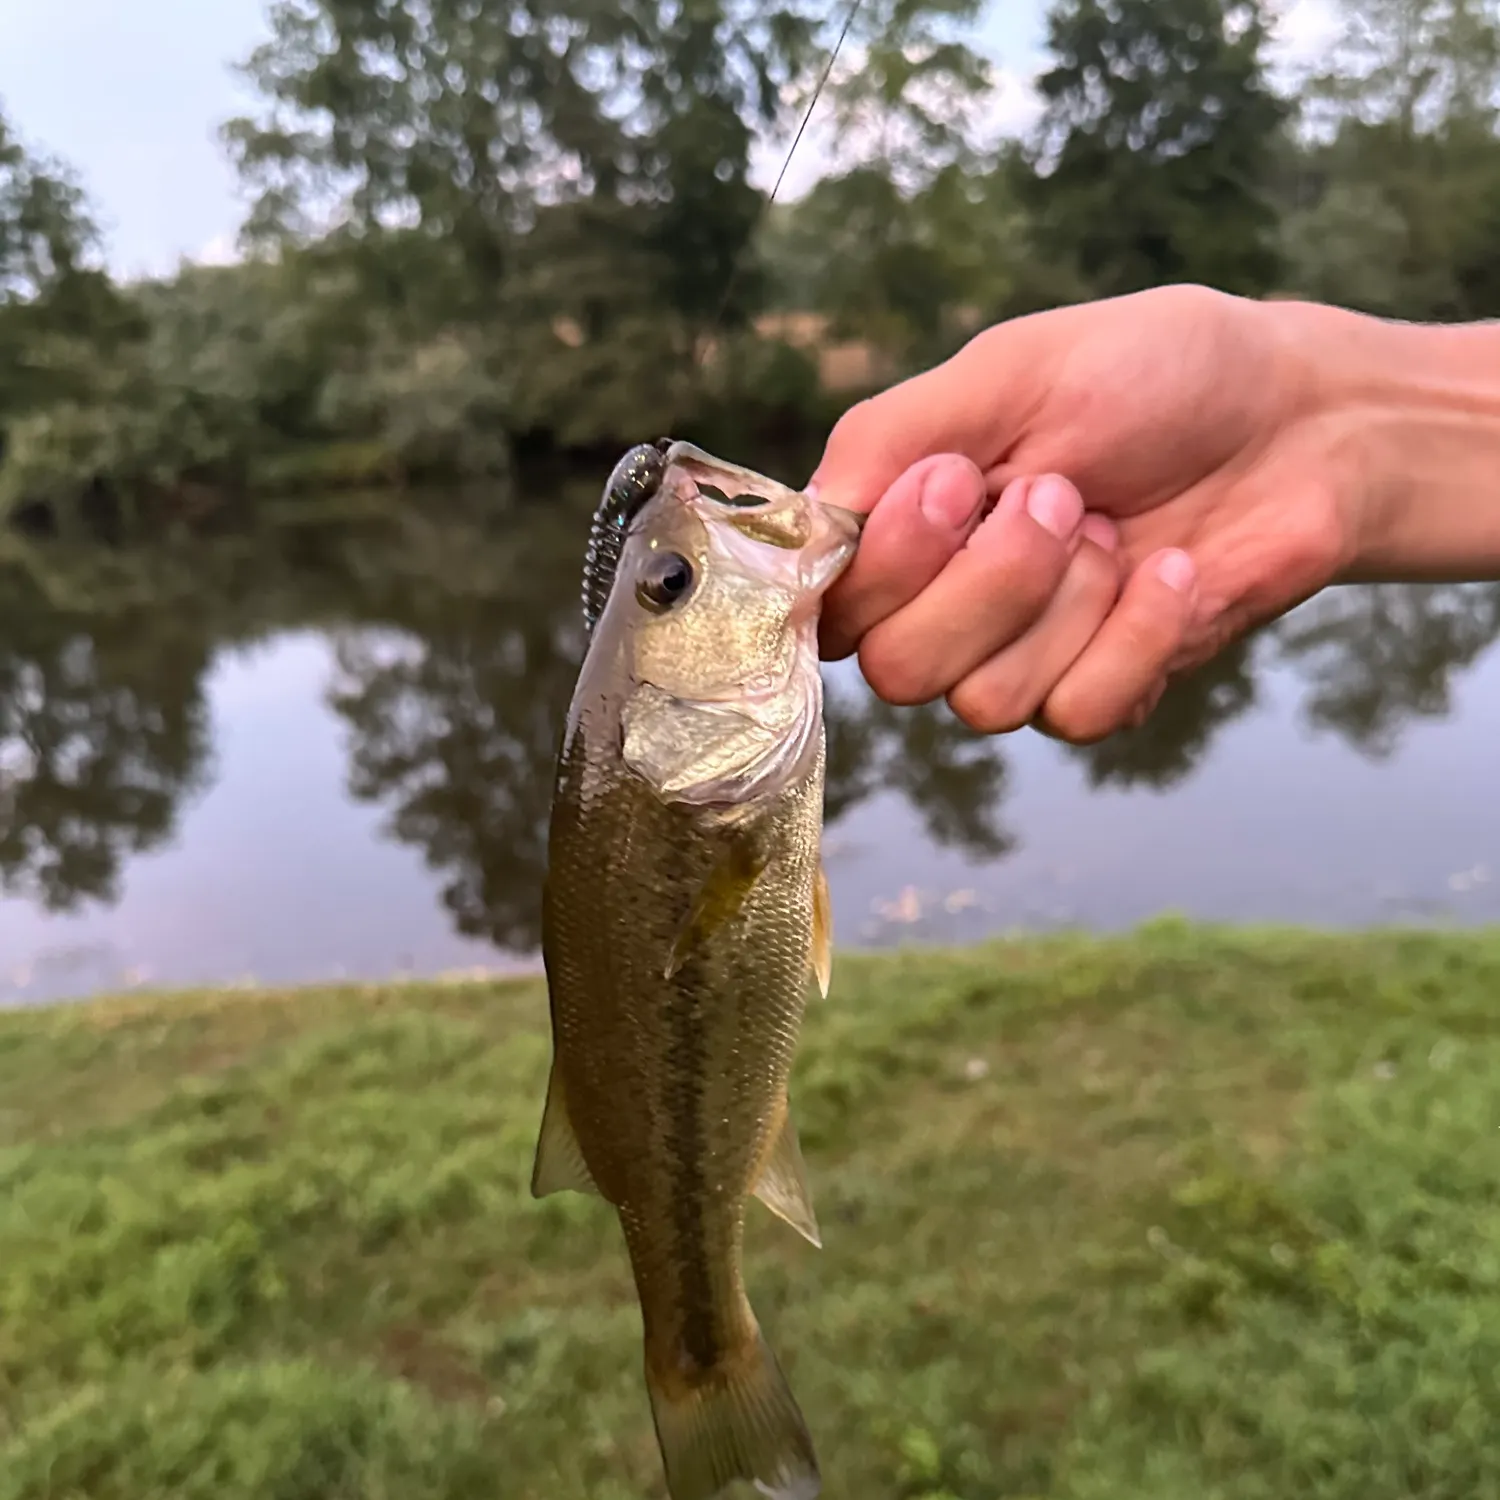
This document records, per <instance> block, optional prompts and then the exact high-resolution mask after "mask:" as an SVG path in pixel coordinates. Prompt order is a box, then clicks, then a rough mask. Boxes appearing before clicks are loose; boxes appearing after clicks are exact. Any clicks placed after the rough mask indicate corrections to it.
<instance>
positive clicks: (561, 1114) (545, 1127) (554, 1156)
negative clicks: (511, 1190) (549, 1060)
mask: <svg viewBox="0 0 1500 1500" xmlns="http://www.w3.org/2000/svg"><path fill="white" fill-rule="evenodd" d="M570 1190H571V1191H572V1192H575V1193H594V1194H598V1195H599V1196H601V1197H602V1196H603V1195H602V1194H600V1193H599V1186H598V1184H597V1183H596V1182H595V1181H594V1174H593V1173H592V1172H590V1171H589V1168H588V1163H587V1162H586V1161H584V1159H583V1148H582V1147H581V1146H579V1144H578V1136H577V1135H576V1133H575V1132H574V1130H573V1121H572V1120H571V1119H570V1118H569V1116H568V1101H567V1098H566V1097H565V1096H564V1094H563V1086H562V1079H561V1078H560V1077H559V1076H558V1072H557V1063H556V1062H555V1061H554V1062H553V1064H552V1074H551V1076H550V1077H549V1078H548V1080H547V1102H546V1104H545V1105H544V1106H543V1108H542V1128H541V1132H540V1134H539V1135H538V1137H537V1143H536V1161H535V1163H534V1164H533V1166H532V1168H531V1196H532V1197H533V1198H546V1197H550V1196H551V1195H552V1194H553V1193H563V1192H568V1191H570Z"/></svg>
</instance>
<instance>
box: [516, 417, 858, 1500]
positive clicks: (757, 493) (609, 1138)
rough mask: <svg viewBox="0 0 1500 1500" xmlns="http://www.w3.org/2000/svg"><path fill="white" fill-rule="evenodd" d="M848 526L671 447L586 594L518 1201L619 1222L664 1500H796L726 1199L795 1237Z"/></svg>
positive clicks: (591, 560)
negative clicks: (828, 609) (545, 1023)
mask: <svg viewBox="0 0 1500 1500" xmlns="http://www.w3.org/2000/svg"><path fill="white" fill-rule="evenodd" d="M861 524H862V518H861V517H858V516H856V515H855V514H853V513H852V512H849V511H846V510H843V509H841V508H838V507H834V506H831V505H826V504H822V503H820V502H819V501H818V500H817V499H816V498H815V497H814V496H813V495H810V494H808V493H807V492H805V491H801V490H795V489H792V488H789V487H787V486H785V485H782V484H780V483H778V482H777V481H775V480H773V479H769V478H767V477H766V476H764V475H761V474H758V473H756V472H754V471H753V470H750V469H746V468H742V467H740V466H738V465H735V464H731V463H727V462H724V461H722V460H720V459H717V458H714V457H713V456H711V455H710V454H708V453H706V452H704V451H703V450H702V449H700V448H697V447H695V446H693V445H692V444H690V443H686V442H673V441H671V440H669V439H665V438H664V439H661V440H659V441H657V442H655V443H644V444H640V445H639V446H637V447H635V448H632V449H631V450H630V451H629V452H628V453H627V454H625V456H624V457H623V458H622V459H621V460H620V462H619V463H618V464H617V465H616V467H615V470H614V472H613V474H612V475H611V476H610V480H609V483H608V484H607V485H606V487H605V491H604V495H603V498H602V500H601V501H600V504H599V507H598V510H597V512H596V514H595V517H594V523H593V527H592V530H591V533H590V540H589V546H588V555H587V560H586V563H585V567H584V580H583V590H582V593H583V612H584V625H585V633H586V646H585V653H584V657H583V662H582V665H581V667H580V669H579V674H578V678H577V682H576V685H575V689H574V693H573V697H572V701H571V704H570V706H569V710H568V714H567V719H566V723H565V725H564V727H563V732H562V736H561V744H560V749H559V752H558V760H557V775H556V780H555V783H554V792H553V803H552V812H551V819H550V824H549V829H548V846H547V849H548V858H547V873H546V877H545V881H544V887H543V893H542V895H543V902H542V904H543V922H542V930H543V937H542V956H543V962H544V965H545V969H546V976H547V987H548V1006H549V1011H550V1018H551V1030H552V1062H551V1069H550V1076H549V1079H548V1085H547V1094H546V1100H545V1103H544V1105H543V1108H542V1120H541V1128H540V1132H539V1135H538V1139H537V1146H536V1155H535V1161H534V1165H533V1171H532V1182H531V1191H532V1193H533V1195H534V1196H535V1197H537V1198H545V1197H547V1196H549V1195H551V1194H553V1193H557V1192H564V1191H573V1192H580V1193H586V1194H594V1195H597V1196H598V1197H600V1198H602V1199H604V1201H605V1202H607V1203H608V1204H610V1205H611V1206H612V1207H613V1209H614V1211H615V1214H616V1215H617V1217H618V1220H619V1223H620V1226H621V1229H622V1231H623V1238H624V1242H625V1250H626V1254H627V1256H628V1259H629V1262H630V1267H631V1271H632V1274H633V1278H634V1283H635V1289H636V1293H637V1298H638V1301H639V1304H640V1312H641V1323H642V1334H643V1343H644V1367H645V1384H646V1391H647V1395H648V1398H649V1402H650V1407H651V1413H652V1418H653V1422H654V1425H655V1430H656V1437H657V1445H658V1449H659V1451H660V1455H661V1461H662V1465H663V1469H664V1473H665V1478H666V1483H667V1489H668V1492H669V1494H670V1496H671V1500H714V1497H716V1496H718V1495H720V1494H722V1493H723V1492H725V1491H726V1490H728V1489H730V1488H731V1487H734V1486H736V1484H737V1483H748V1484H750V1485H752V1486H754V1488H755V1489H757V1490H758V1491H759V1492H760V1493H761V1494H762V1495H764V1496H766V1497H768V1500H814V1497H815V1496H817V1495H818V1494H819V1492H820V1490H821V1485H822V1480H821V1475H820V1471H819V1465H818V1459H817V1454H816V1451H815V1448H814V1445H813V1441H812V1437H811V1435H810V1432H809V1429H808V1426H807V1422H806V1419H805V1417H804V1415H803V1413H802V1411H801V1409H800V1407H799V1405H798V1403H797V1400H796V1398H795V1396H794V1395H793V1393H792V1391H791V1388H790V1386H789V1384H788V1382H787V1379H786V1376H785V1374H784V1372H783V1370H782V1368H781V1365H780V1363H779V1361H778V1360H777V1358H776V1355H775V1353H774V1352H773V1351H772V1349H771V1348H770V1346H769V1344H768V1342H767V1340H766V1338H765V1335H764V1334H763V1332H762V1331H761V1328H760V1324H759V1322H758V1320H757V1318H756V1315H755V1312H754V1310H753V1308H752V1307H751V1304H750V1300H749V1297H748V1294H747V1291H746V1286H745V1277H744V1264H743V1235H744V1227H745V1221H746V1214H747V1210H748V1201H749V1199H750V1198H751V1197H755V1198H758V1199H759V1200H760V1201H761V1202H762V1203H763V1204H764V1205H766V1206H767V1207H768V1208H769V1209H770V1210H771V1211H772V1212H773V1213H774V1214H776V1215H777V1216H778V1217H779V1218H781V1219H782V1220H784V1221H785V1222H786V1223H788V1224H789V1225H791V1226H792V1228H794V1229H795V1230H797V1231H798V1232H799V1233H800V1234H801V1235H802V1236H804V1238H806V1239H807V1240H808V1241H809V1242H811V1244H813V1245H814V1246H821V1237H820V1231H819V1227H818V1222H817V1216H816V1212H815V1210H814V1206H813V1201H812V1195H811V1192H810V1190H809V1187H808V1182H807V1175H806V1169H805V1166H804V1162H803V1158H802V1150H801V1145H800V1143H799V1140H798V1135H797V1129H796V1125H795V1122H794V1120H793V1117H792V1112H791V1104H790V1094H789V1086H788V1085H789V1077H790V1072H791V1067H792V1062H793V1056H794V1053H795V1050H796V1047H797V1040H798V1035H799V1031H800V1027H801V1024H802V1018H803V1012H804V1009H805V1006H806V1004H807V1003H808V1001H809V1000H810V998H811V992H812V989H813V988H814V986H816V988H817V989H818V991H819V992H820V993H821V994H822V995H824V996H826V995H827V993H828V989H829V982H830V974H831V953H832V920H831V914H830V907H829V897H828V882H827V879H826V876H825V874H824V870H823V863H822V855H821V840H822V825H823V789H824V774H825V762H826V744H825V729H824V720H823V681H822V675H821V665H820V661H819V655H818V644H817V628H818V620H819V615H820V613H821V607H822V601H823V598H824V596H825V594H826V593H827V591H828V589H829V588H830V587H831V586H832V585H833V583H834V582H835V581H836V580H837V579H838V577H839V576H840V575H841V574H842V573H843V571H844V569H845V568H846V567H847V566H848V564H849V562H850V561H851V560H852V558H853V556H854V552H855V550H856V547H857V544H858V540H859V535H860V528H861Z"/></svg>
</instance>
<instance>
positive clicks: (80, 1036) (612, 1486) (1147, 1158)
mask: <svg viewBox="0 0 1500 1500" xmlns="http://www.w3.org/2000/svg"><path fill="white" fill-rule="evenodd" d="M543 1018H544V1001H543V997H542V994H541V991H540V989H539V987H538V986H536V985H534V984H519V985H514V986H501V985H496V986H474V987H463V988H460V987H454V988H437V987H428V988H423V987H412V988H402V989H363V990H360V989H351V990H343V991H337V992H334V991H315V992H298V993H273V994H265V995H255V996H249V997H246V996H240V995H236V996H187V997H175V998H171V999H165V1000H128V1001H117V1002H107V1003H102V1004H97V1005H89V1006H84V1007H79V1008H58V1009H52V1010H48V1011H44V1012H39V1013H30V1014H10V1015H5V1016H3V1017H0V1181H3V1192H0V1500H22V1497H24V1500H42V1497H48V1500H70V1497H84V1496H87V1497H90V1500H157V1497H162V1500H165V1497H168V1496H170V1497H172V1500H210V1497H212V1500H252V1497H253V1500H345V1497H356V1496H357V1497H361V1500H438V1497H442V1500H458V1497H476V1500H477V1497H485V1496H495V1497H505V1500H584V1497H588V1500H635V1497H659V1496H660V1495H661V1494H662V1489H661V1485H660V1480H659V1477H658V1461H657V1457H656V1452H655V1448H654V1443H653V1440H652V1435H651V1424H650V1418H649V1415H648V1412H647V1408H646V1404H645V1397H644V1392H643V1388H642V1384H641V1380H640V1374H639V1348H638V1321H637V1314H636V1311H635V1307H634V1303H633V1300H632V1295H631V1289H630V1284H629V1279H628V1274H627V1271H626V1267H625V1261H624V1258H623V1255H622V1252H621V1250H620V1246H619V1243H618V1236H617V1231H616V1230H615V1228H614V1226H613V1224H612V1222H611V1220H610V1217H609V1215H608V1212H607V1210H605V1209H604V1208H603V1206H602V1205H600V1204H598V1203H597V1202H596V1201H585V1200H583V1199H579V1198H575V1197H572V1196H571V1195H568V1196H565V1197H563V1198H556V1199H551V1200H548V1201H547V1202H545V1203H541V1204H538V1203H534V1202H532V1201H531V1199H530V1198H529V1196H528V1195H527V1193H526V1180H527V1174H528V1172H529V1168H530V1161H531V1147H532V1142H533V1139H534V1132H535V1128H536V1123H537V1117H538V1109H539V1105H540V1098H541V1086H542V1080H543V1075H544V1068H545V1063H546V1057H547V1043H546V1037H545V1030H544V1019H543ZM795 1104H796V1108H797V1112H798V1116H799V1119H800V1121H801V1128H802V1137H803V1142H804V1147H805V1150H806V1153H807V1156H808V1159H809V1165H810V1170H811V1174H812V1178H813V1184H814V1191H815V1195H816V1199H817V1204H818V1209H819V1213H820V1216H821V1219H822V1223H823V1230H824V1241H825V1244H826V1249H825V1250H823V1251H822V1252H821V1253H819V1252H817V1251H814V1250H812V1249H811V1248H809V1247H807V1246H805V1245H804V1244H803V1243H802V1242H801V1241H800V1240H798V1239H797V1237H796V1236H795V1235H793V1234H792V1233H791V1231H789V1230H787V1229H785V1228H784V1227H782V1226H781V1225H779V1224H778V1223H776V1221H774V1220H772V1219H771V1218H770V1216H769V1215H768V1214H766V1213H764V1212H762V1211H760V1210H759V1209H757V1211H756V1212H755V1214H754V1217H753V1224H752V1233H751V1246H750V1259H751V1286H752V1293H753V1295H754V1297H755V1301H756V1304H757V1306H758V1308H759V1310H760V1312H761V1315H762V1318H763V1321H764V1322H765V1324H766V1326H767V1329H768V1331H769V1333H770V1335H771V1338H772V1340H773V1342H774V1344H775V1345H776V1347H777V1348H778V1349H779V1351H780V1352H781V1355H782V1357H783V1360H784V1362H785V1364H786V1366H787V1368H788V1372H789V1374H790V1376H791V1379H792V1381H793V1384H794V1385H795V1387H796V1389H797V1392H798V1394H799V1396H800V1398H801V1400H802V1402H803V1404H804V1406H805V1408H806V1411H807V1413H808V1416H809V1419H810V1421H811V1424H812V1426H813V1430H814V1434H815V1436H816V1438H817V1441H818V1444H819V1449H820V1453H821V1457H822V1460H823V1464H824V1469H825V1475H826V1486H825V1494H826V1495H827V1496H828V1497H830V1500H844V1497H850V1500H853V1497H858V1500H939V1497H941V1500H1000V1497H1002V1496H1003V1497H1006V1500H1020V1497H1042V1496H1047V1497H1067V1500H1137V1497H1139V1500H1147V1497H1149V1500H1216V1497H1217V1500H1228V1497H1233V1500H1288V1497H1291V1496H1297V1497H1298V1500H1312V1497H1316V1500H1397V1497H1401V1500H1415V1497H1422V1500H1495V1497H1500V936H1496V935H1484V936H1465V937H1456V936H1433V935H1400V934H1387V935H1379V936H1371V937H1359V938H1355V937H1337V938H1335V937H1319V936H1311V935H1298V934H1284V933H1269V934H1246V933H1222V932H1217V931H1211V930H1204V929H1199V928H1189V927H1179V926H1176V925H1170V924H1162V925H1157V926H1154V927H1152V928H1149V929H1147V930H1144V931H1142V932H1140V933H1138V934H1135V935H1133V936H1131V937H1129V938H1125V939H1120V940H1117V941H1108V942H1086V941H1082V940H1078V939H1070V938H1059V939H1052V940H1046V941H1036V942H1024V943H1018V944H1005V945H996V946H992V947H988V948H983V949H977V950H973V951H968V952H963V953H958V954H933V955H912V956H900V957H888V958H870V959H864V958H861V959H852V958H846V959H844V960H842V961H841V962H840V963H839V965H838V966H837V968H836V971H835V980H834V992H833V995H832V996H831V997H830V999H829V1000H828V1001H826V1002H822V1003H817V1004H815V1005H814V1007H813V1011H812V1014H811V1015H810V1017H809V1022H808V1027H807V1032H806V1040H805V1045H804V1049H803V1052H802V1054H801V1057H800V1059H799V1065H798V1071H797V1077H796V1095H795Z"/></svg>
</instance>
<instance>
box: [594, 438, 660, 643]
mask: <svg viewBox="0 0 1500 1500" xmlns="http://www.w3.org/2000/svg"><path fill="white" fill-rule="evenodd" d="M671 446H672V439H671V438H658V439H657V440H656V441H655V442H654V443H637V444H636V446H635V447H634V448H632V449H631V450H630V451H629V452H628V453H627V454H626V455H625V456H624V458H622V459H621V460H620V461H619V463H617V464H616V465H615V467H614V472H613V473H612V474H611V475H610V476H609V483H608V484H607V485H605V487H604V498H603V499H602V500H600V502H599V508H598V510H596V511H595V512H594V523H593V525H592V526H591V527H590V529H589V546H588V552H587V553H586V554H585V556H584V560H583V625H584V629H585V630H586V631H588V633H589V634H590V635H592V634H593V633H594V626H595V625H597V624H598V623H599V616H600V615H601V614H603V613H604V606H605V604H606V603H607V602H608V600H609V591H610V589H611V588H612V587H613V586H614V581H615V570H616V569H617V568H618V567H619V566H620V554H621V552H623V551H624V549H625V532H626V530H627V529H628V528H629V526H630V523H631V521H632V520H634V519H635V517H636V516H637V515H638V514H639V512H640V509H641V507H642V506H643V505H644V504H645V503H646V502H647V501H648V500H649V499H650V498H651V497H652V496H653V495H654V494H655V493H656V492H657V490H658V489H659V488H660V487H661V477H662V475H663V474H664V473H665V472H666V467H667V452H668V450H669V449H670V448H671Z"/></svg>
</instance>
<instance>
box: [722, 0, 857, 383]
mask: <svg viewBox="0 0 1500 1500" xmlns="http://www.w3.org/2000/svg"><path fill="white" fill-rule="evenodd" d="M864 3H865V0H852V3H851V4H850V6H849V9H848V10H847V11H845V13H844V24H843V27H842V29H841V30H840V31H839V36H838V40H837V41H836V42H835V43H834V44H833V51H832V52H830V53H829V54H828V64H827V66H826V67H825V68H824V69H823V76H822V77H821V78H820V79H819V80H818V86H817V88H815V89H814V90H813V96H812V98H811V99H810V100H809V101H808V105H807V109H806V110H805V111H804V112H803V115H802V123H801V124H800V125H799V126H798V127H797V134H796V135H795V136H794V137H793V138H792V145H791V149H790V150H789V151H788V152H787V154H786V160H785V161H783V162H782V164H781V171H780V172H779V173H778V174H777V177H776V186H775V187H773V188H772V189H771V196H770V197H769V198H768V199H767V200H766V206H765V208H764V209H763V210H762V216H764V214H767V213H769V212H770V211H771V208H772V206H773V205H774V204H775V202H776V195H777V193H779V192H780V191H781V185H782V183H784V182H785V181H786V174H787V169H788V168H789V167H790V166H791V164H792V158H793V157H794V156H795V155H796V154H797V147H798V146H800V145H801V144H802V137H803V135H804V134H805V133H806V131H807V127H808V124H809V122H810V121H811V120H812V116H813V111H814V110H815V109H816V108H817V107H818V100H820V99H821V98H822V97H823V90H824V89H825V88H826V87H827V86H828V80H829V79H830V78H831V77H832V76H833V68H834V64H835V63H836V62H838V60H839V53H840V52H841V51H843V48H844V42H845V41H846V40H847V39H848V36H849V28H850V27H851V26H853V25H854V18H855V17H856V16H857V15H858V14H859V12H860V10H861V8H862V7H863V6H864ZM759 227H760V221H759V220H757V221H756V228H759ZM749 248H750V247H749V245H748V244H747V245H746V246H745V249H744V250H742V251H741V253H740V256H739V258H738V259H737V260H736V261H735V263H734V268H733V270H731V271H730V273H729V280H728V282H727V283H726V284H725V287H724V297H723V300H722V301H721V302H720V303H719V311H718V312H717V313H716V314H715V316H714V321H713V323H712V324H711V325H710V327H709V337H710V338H713V337H714V336H715V335H716V334H717V333H718V332H719V330H720V328H721V327H722V326H723V323H724V316H725V314H726V313H727V312H728V311H729V301H730V298H731V297H733V295H734V289H735V286H736V284H737V283H738V281H739V277H740V272H741V271H742V270H743V269H744V266H745V258H746V254H747V253H748V251H749ZM696 363H697V361H696V359H695V360H694V364H695V365H696Z"/></svg>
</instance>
